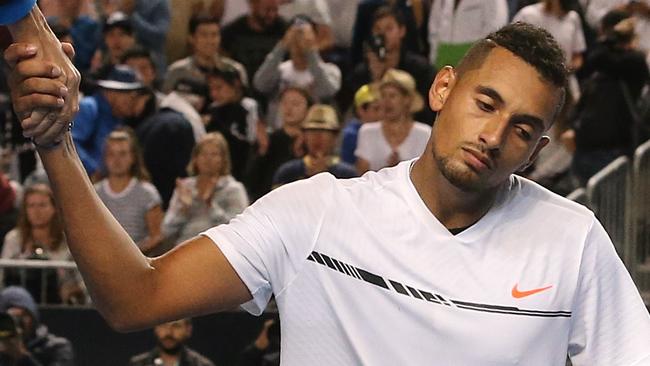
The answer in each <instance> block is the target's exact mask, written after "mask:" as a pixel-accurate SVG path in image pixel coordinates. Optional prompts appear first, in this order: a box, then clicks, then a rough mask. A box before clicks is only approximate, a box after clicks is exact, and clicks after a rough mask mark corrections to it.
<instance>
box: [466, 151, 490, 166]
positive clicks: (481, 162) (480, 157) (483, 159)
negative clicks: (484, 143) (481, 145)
mask: <svg viewBox="0 0 650 366" xmlns="http://www.w3.org/2000/svg"><path fill="white" fill-rule="evenodd" d="M463 151H465V152H466V153H467V157H468V160H469V161H468V162H469V163H470V165H472V166H474V167H475V168H477V169H485V168H487V169H490V170H492V169H493V168H494V161H492V159H490V157H489V156H487V155H485V154H483V153H481V152H479V151H476V150H474V149H471V148H466V147H464V148H463Z"/></svg>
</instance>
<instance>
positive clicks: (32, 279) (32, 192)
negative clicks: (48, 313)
mask: <svg viewBox="0 0 650 366" xmlns="http://www.w3.org/2000/svg"><path fill="white" fill-rule="evenodd" d="M1 257H2V258H3V259H38V260H58V261H72V255H71V254H70V250H69V249H68V245H67V244H66V241H65V234H64V233H63V225H62V224H61V221H60V219H59V216H58V214H57V211H56V207H55V204H54V195H53V194H52V191H51V190H50V188H49V187H48V186H46V185H44V184H36V185H33V186H30V187H27V189H26V190H25V193H24V197H23V204H22V207H21V209H20V213H19V214H18V224H17V225H16V228H14V229H13V230H11V231H10V232H9V233H7V236H6V237H5V239H4V244H3V246H2V255H1ZM5 273H6V276H5V283H6V284H17V283H20V282H21V281H20V279H19V278H18V277H19V275H20V274H19V273H16V272H15V271H10V270H7V271H5ZM50 273H52V274H54V272H49V271H47V270H46V273H45V275H46V276H48V275H49V274H50ZM52 277H53V278H52ZM26 281H27V286H28V287H29V288H30V290H33V293H34V296H36V298H37V299H38V300H39V301H41V302H48V303H60V302H62V301H63V302H64V303H69V302H83V298H84V294H83V287H82V284H81V281H80V280H79V277H78V276H77V274H76V271H69V270H66V271H58V273H56V275H53V276H48V278H47V281H48V286H47V287H46V290H47V294H46V297H47V298H46V299H41V285H42V283H41V270H34V271H30V272H28V273H27V277H26ZM73 298H74V299H73Z"/></svg>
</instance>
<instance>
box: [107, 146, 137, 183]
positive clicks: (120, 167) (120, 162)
mask: <svg viewBox="0 0 650 366" xmlns="http://www.w3.org/2000/svg"><path fill="white" fill-rule="evenodd" d="M105 160H106V170H108V175H109V176H116V177H124V176H128V175H129V174H130V172H131V167H132V166H133V164H134V163H135V159H134V157H133V154H132V153H131V146H130V144H129V142H128V141H108V142H107V143H106V158H105Z"/></svg>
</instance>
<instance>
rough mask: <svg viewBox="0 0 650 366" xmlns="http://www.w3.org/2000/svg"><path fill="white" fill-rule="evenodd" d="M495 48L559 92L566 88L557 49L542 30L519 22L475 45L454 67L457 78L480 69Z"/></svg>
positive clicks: (555, 44)
mask: <svg viewBox="0 0 650 366" xmlns="http://www.w3.org/2000/svg"><path fill="white" fill-rule="evenodd" d="M497 46H499V47H503V48H505V49H507V50H508V51H510V52H512V53H514V54H515V55H516V56H517V57H519V58H521V59H522V60H524V61H525V62H526V63H528V64H529V65H531V66H533V67H534V68H535V70H537V72H538V73H539V74H540V75H541V76H542V78H543V79H544V80H547V81H549V82H551V83H552V84H553V85H555V86H557V87H559V88H565V87H566V84H567V79H568V72H567V67H566V64H565V60H564V54H563V53H562V49H561V48H560V46H559V45H558V44H557V42H556V41H555V39H554V38H553V36H552V35H551V34H550V33H549V32H547V31H546V30H544V29H542V28H539V27H536V26H534V25H531V24H528V23H522V22H516V23H513V24H508V25H506V26H505V27H503V28H501V29H499V30H498V31H496V32H493V33H490V34H489V35H487V36H486V37H485V38H483V39H482V40H480V41H478V42H476V43H475V44H474V45H473V46H472V47H471V48H470V49H469V51H467V53H466V54H465V56H463V58H462V59H461V60H460V62H459V63H458V67H457V68H456V69H457V71H458V74H459V76H462V74H463V73H464V72H466V71H468V70H471V69H476V68H479V67H481V65H482V64H483V61H484V60H485V58H486V57H487V55H488V54H489V53H490V52H491V51H492V50H493V49H494V48H496V47H497Z"/></svg>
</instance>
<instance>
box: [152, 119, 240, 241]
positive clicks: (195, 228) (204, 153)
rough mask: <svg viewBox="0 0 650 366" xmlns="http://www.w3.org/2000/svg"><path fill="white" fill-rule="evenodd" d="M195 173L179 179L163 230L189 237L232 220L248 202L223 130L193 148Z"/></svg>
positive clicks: (181, 238)
mask: <svg viewBox="0 0 650 366" xmlns="http://www.w3.org/2000/svg"><path fill="white" fill-rule="evenodd" d="M188 170H189V172H190V174H191V175H192V176H191V177H189V178H186V179H177V180H176V189H175V190H174V194H173V196H172V199H171V203H170V205H169V209H168V210H167V213H166V214H165V218H164V219H163V224H162V232H163V235H164V236H166V237H171V238H174V237H176V242H178V243H180V242H182V241H185V240H187V239H189V238H191V237H193V236H195V235H197V234H199V233H200V232H202V231H203V230H206V229H208V228H211V227H213V226H215V225H219V224H224V223H227V222H228V221H230V219H232V218H233V217H235V215H237V214H239V213H241V212H242V211H244V208H246V206H248V196H247V194H246V189H245V188H244V186H243V185H242V184H241V183H240V182H238V181H236V180H235V179H234V178H233V177H232V176H231V175H230V152H229V151H228V143H227V142H226V139H225V138H224V137H223V135H222V134H221V133H218V132H212V133H209V134H207V135H205V137H204V138H203V139H202V140H201V141H199V142H198V143H197V144H196V146H195V147H194V149H193V150H192V158H191V160H190V164H189V167H188Z"/></svg>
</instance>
